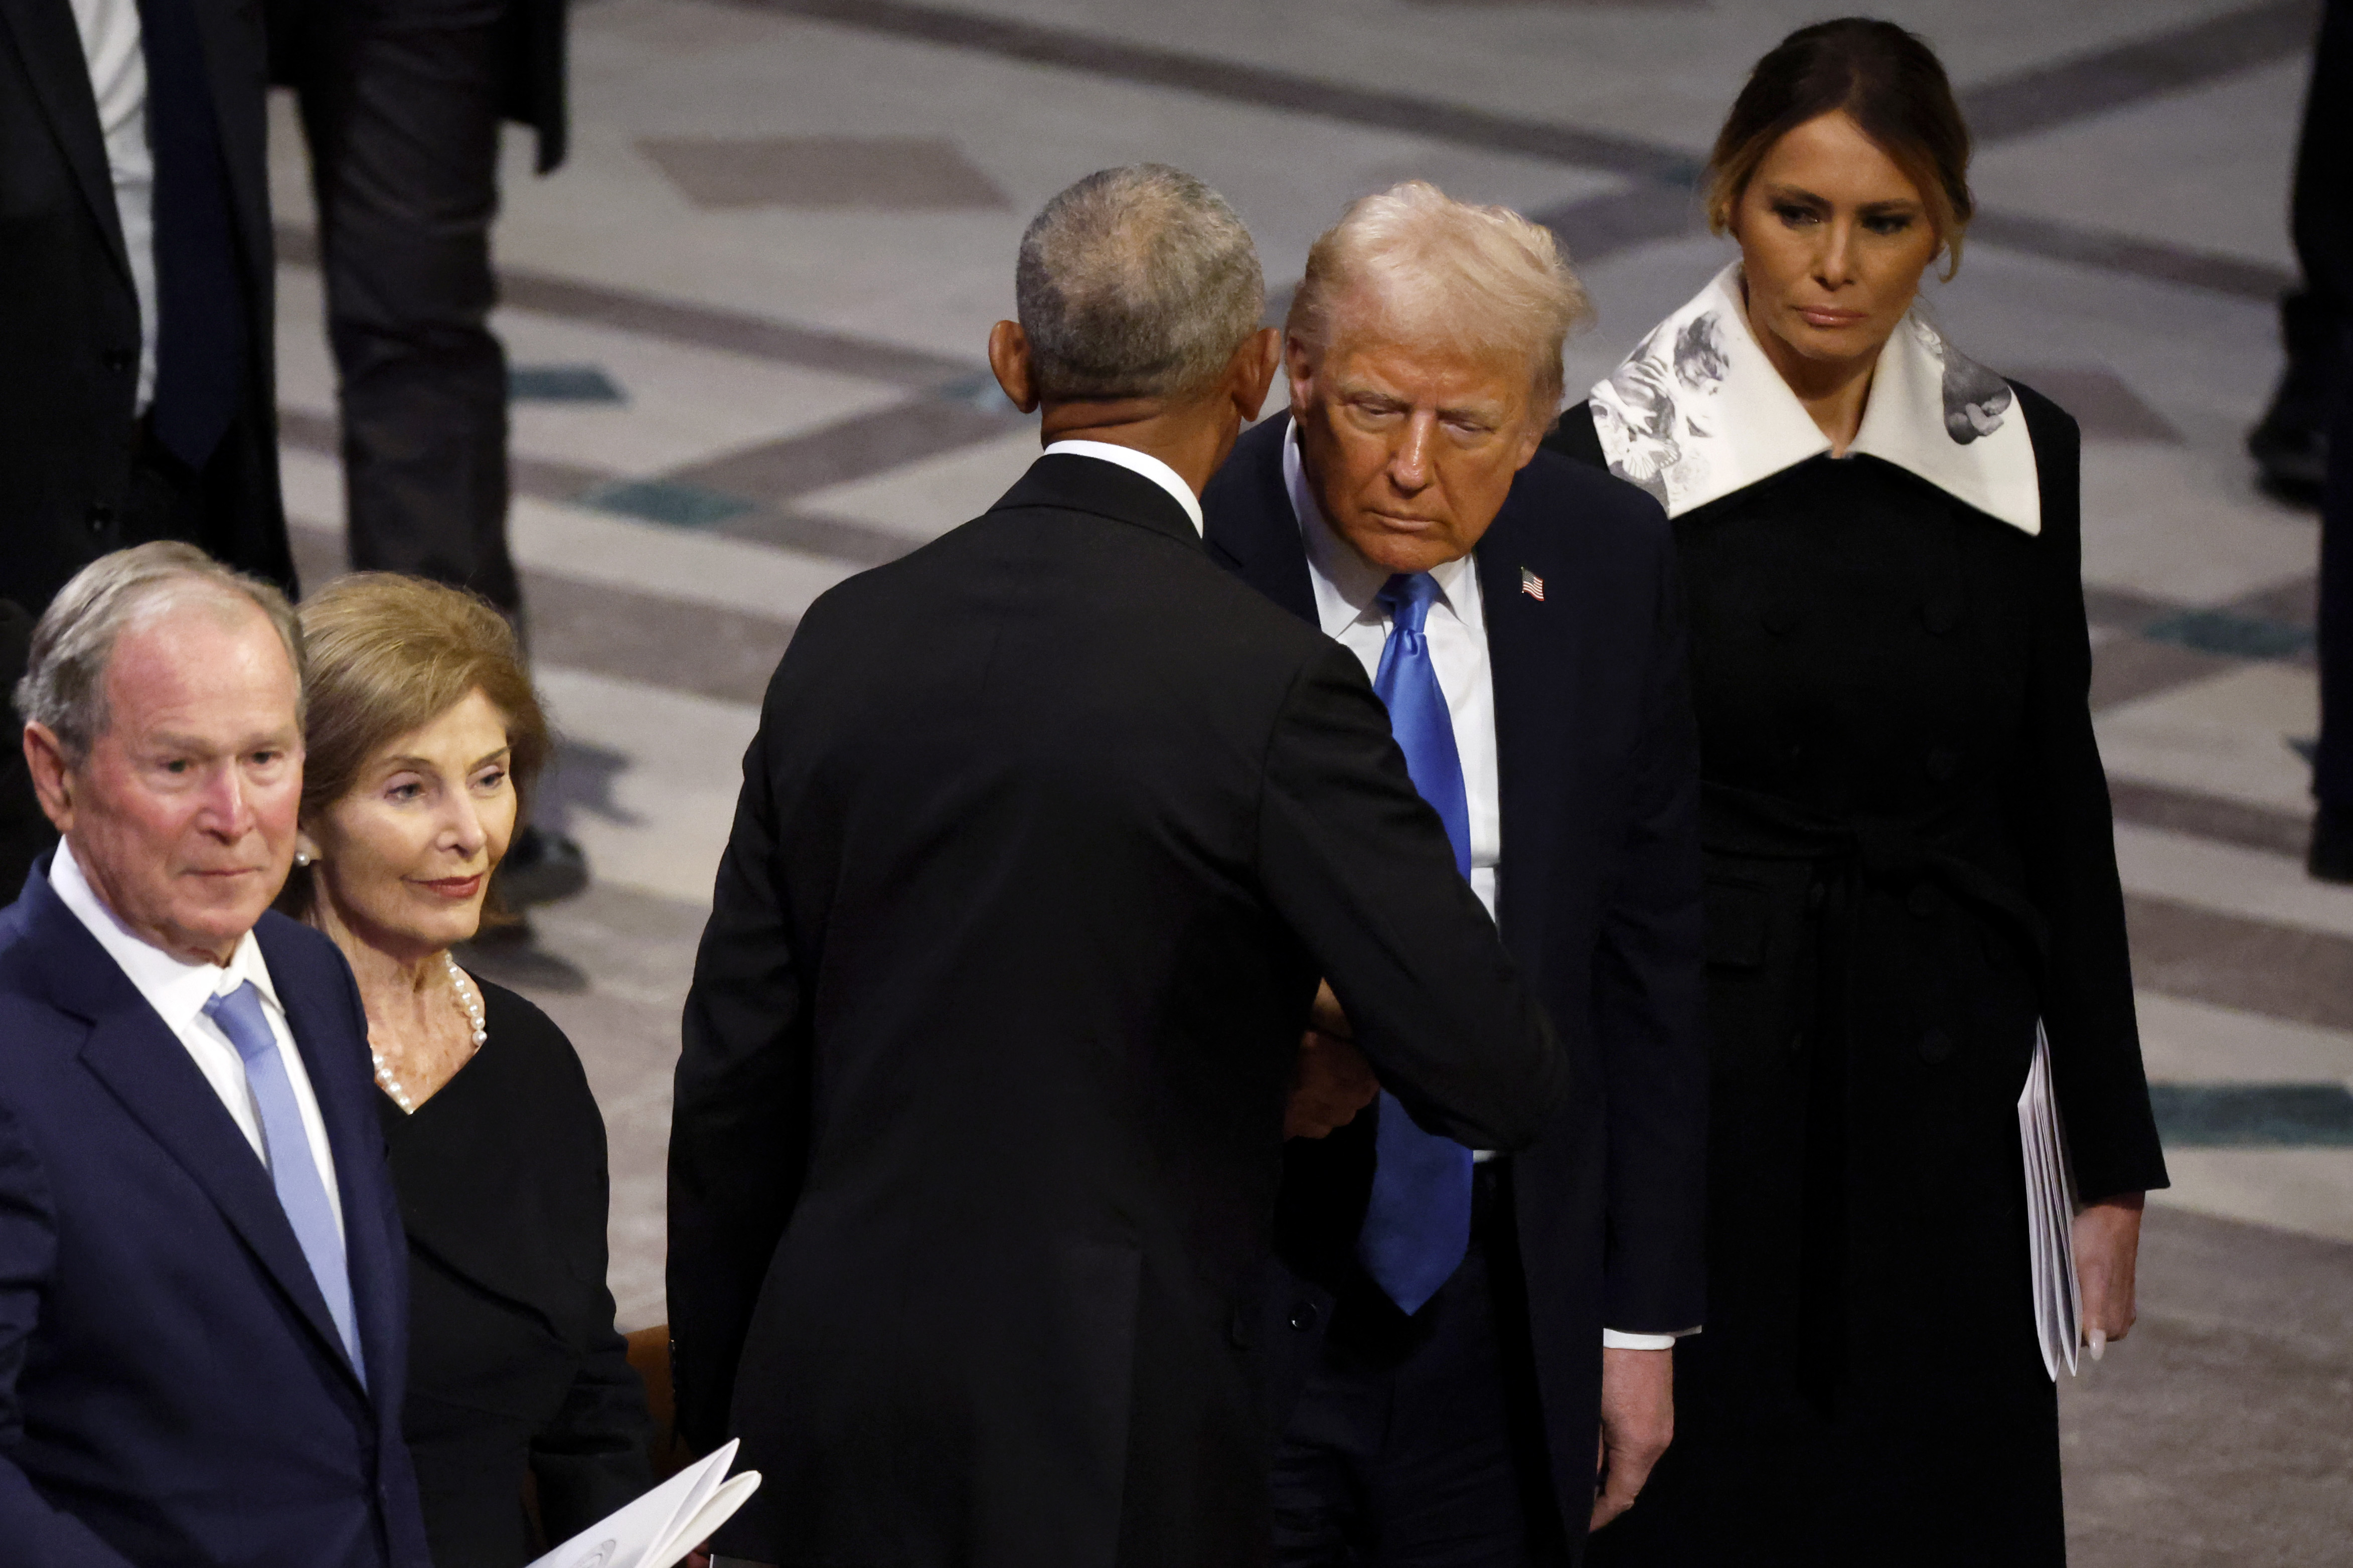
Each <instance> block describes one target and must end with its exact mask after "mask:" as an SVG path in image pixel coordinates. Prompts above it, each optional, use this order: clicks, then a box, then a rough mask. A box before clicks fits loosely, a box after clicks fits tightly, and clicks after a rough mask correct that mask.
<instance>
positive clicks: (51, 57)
mask: <svg viewBox="0 0 2353 1568" xmlns="http://www.w3.org/2000/svg"><path fill="white" fill-rule="evenodd" d="M0 23H5V26H7V28H8V29H9V30H10V31H11V32H13V33H15V35H16V52H17V55H18V58H20V59H21V60H22V62H23V64H24V71H25V77H26V80H27V81H29V82H30V83H31V84H32V88H33V96H34V97H35V98H37V99H38V100H40V105H41V110H42V112H43V113H44V114H46V115H47V117H48V121H49V129H50V130H51V132H54V133H55V134H56V136H57V139H58V148H59V150H60V151H62V152H63V153H65V160H66V163H67V164H68V165H69V167H70V168H71V169H72V170H73V172H74V179H75V181H76V183H78V184H79V185H80V186H81V194H82V198H83V199H84V200H85V201H87V202H88V203H89V204H90V216H92V217H94V218H96V219H97V220H98V228H99V232H100V234H101V235H103V236H105V237H106V252H107V254H108V255H109V256H111V257H112V258H114V266H115V270H116V271H117V272H119V273H120V274H121V278H122V281H123V283H124V284H125V286H128V285H129V284H130V282H131V256H130V252H129V251H128V250H127V249H126V248H125V247H124V246H123V243H122V216H121V211H120V210H119V209H118V208H117V207H116V206H115V205H114V175H113V173H112V171H111V170H110V169H109V168H108V167H107V163H106V141H105V136H104V133H103V132H101V131H100V128H99V123H98V100H97V99H96V98H95V97H93V96H92V95H91V92H90V60H89V58H88V57H86V56H85V55H84V54H83V53H82V47H81V31H80V29H79V28H78V27H77V26H75V25H74V17H73V7H72V6H71V5H68V4H67V3H66V0H0ZM69 918H70V917H69Z"/></svg>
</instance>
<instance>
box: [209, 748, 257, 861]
mask: <svg viewBox="0 0 2353 1568" xmlns="http://www.w3.org/2000/svg"><path fill="white" fill-rule="evenodd" d="M197 825H198V826H201V827H203V828H205V829H206V831H207V832H210V833H213V834H215V835H216V836H217V837H220V838H222V839H224V840H227V842H229V843H232V844H233V843H235V842H236V841H237V840H238V839H240V838H242V837H245V836H246V835H247V834H248V833H249V832H251V831H252V830H253V826H254V814H253V803H252V802H251V801H249V800H248V799H247V798H246V793H245V776H244V773H243V772H242V770H240V769H238V768H237V767H236V766H234V765H227V766H223V767H217V768H215V769H214V770H213V771H212V776H211V777H210V778H209V779H207V780H206V784H205V791H204V795H203V804H202V805H201V806H200V807H199V815H198V817H197Z"/></svg>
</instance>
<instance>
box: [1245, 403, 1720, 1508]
mask: <svg viewBox="0 0 2353 1568" xmlns="http://www.w3.org/2000/svg"><path fill="white" fill-rule="evenodd" d="M1290 425H1291V421H1290V419H1289V417H1288V416H1281V417H1276V418H1271V419H1268V420H1265V421H1263V422H1261V424H1260V425H1258V426H1255V427H1254V428H1252V429H1251V430H1250V431H1248V432H1246V433H1245V434H1244V435H1243V437H1242V438H1241V440H1240V442H1239V443H1238V444H1237V445H1236V446H1235V448H1234V452H1233V455H1232V457H1230V458H1228V459H1227V462H1226V465H1225V467H1224V468H1222V469H1220V470H1219V473H1218V475H1217V477H1216V478H1215V479H1212V480H1211V481H1210V483H1209V487H1208V489H1207V491H1205V492H1204V493H1203V496H1202V498H1201V499H1202V506H1203V510H1204V512H1205V513H1206V515H1207V520H1208V528H1207V531H1208V546H1209V553H1210V555H1211V557H1212V558H1214V559H1216V560H1217V561H1219V562H1220V563H1223V564H1224V565H1225V566H1227V567H1228V568H1229V570H1231V571H1233V572H1234V573H1236V574H1239V575H1240V577H1241V578H1242V579H1243V580H1244V581H1246V582H1248V583H1250V584H1251V585H1252V586H1254V587H1256V588H1257V589H1258V590H1259V591H1260V592H1261V593H1262V594H1264V595H1266V596H1267V597H1268V598H1270V599H1272V600H1273V601H1274V602H1275V603H1276V604H1278V605H1282V607H1283V608H1285V609H1288V610H1290V611H1291V612H1292V613H1293V615H1296V616H1300V617H1301V618H1302V619H1304V620H1307V621H1309V622H1311V623H1313V622H1314V620H1315V618H1316V616H1315V596H1314V586H1313V584H1312V583H1311V582H1310V579H1309V576H1308V567H1307V552H1306V546H1305V543H1304V542H1303V540H1302V539H1301V536H1300V531H1299V523H1298V521H1297V519H1296V518H1295V517H1294V515H1293V512H1292V509H1291V499H1290V496H1289V494H1288V492H1287V491H1286V490H1285V489H1284V487H1283V482H1282V444H1283V441H1284V440H1285V438H1286V437H1287V435H1288V433H1289V429H1290ZM1474 559H1475V562H1476V565H1477V570H1478V574H1479V583H1480V589H1481V593H1482V598H1483V600H1484V605H1485V612H1486V616H1485V618H1486V624H1487V648H1488V655H1489V661H1490V664H1491V666H1492V668H1493V675H1494V686H1495V744H1496V751H1497V761H1498V769H1497V772H1498V775H1499V784H1500V795H1501V799H1500V801H1499V805H1500V807H1501V811H1502V816H1503V862H1502V875H1501V877H1500V878H1499V879H1498V888H1497V893H1498V908H1497V910H1496V915H1497V922H1496V923H1497V925H1498V927H1499V928H1500V930H1501V932H1502V935H1503V939H1504V946H1505V947H1506V948H1508V949H1509V950H1510V951H1511V952H1512V954H1513V956H1514V958H1515V959H1517V960H1518V961H1519V963H1520V965H1521V968H1522V971H1523V973H1525V974H1526V975H1527V976H1528V978H1529V980H1530V982H1531V983H1532V984H1534V985H1535V990H1536V994H1537V995H1538V996H1539V997H1540V998H1542V1000H1543V1002H1544V1004H1545V1006H1546V1010H1547V1011H1548V1012H1550V1014H1551V1015H1552V1019H1553V1026H1554V1027H1555V1028H1556V1030H1558V1032H1559V1035H1560V1038H1561V1042H1562V1044H1563V1045H1564V1046H1565V1047H1567V1050H1568V1052H1569V1054H1570V1058H1571V1059H1572V1061H1574V1062H1575V1063H1576V1065H1577V1070H1578V1077H1577V1081H1578V1082H1579V1083H1583V1084H1588V1085H1591V1086H1596V1087H1597V1088H1598V1090H1599V1092H1588V1093H1585V1094H1580V1095H1577V1096H1576V1097H1575V1098H1574V1099H1573V1100H1570V1101H1569V1102H1567V1104H1566V1105H1565V1106H1564V1107H1563V1108H1562V1109H1561V1110H1559V1111H1558V1112H1556V1114H1555V1116H1554V1117H1553V1119H1552V1121H1550V1122H1549V1123H1548V1124H1547V1125H1546V1129H1545V1131H1544V1132H1543V1133H1542V1134H1541V1135H1540V1136H1539V1138H1538V1140H1537V1142H1536V1143H1535V1147H1534V1148H1532V1149H1530V1150H1528V1151H1527V1152H1525V1153H1521V1154H1517V1155H1514V1156H1513V1157H1512V1159H1511V1184H1512V1191H1513V1196H1514V1213H1515V1215H1516V1223H1517V1229H1518V1237H1519V1242H1520V1253H1521V1258H1522V1260H1523V1265H1524V1268H1525V1278H1526V1283H1527V1313H1528V1321H1529V1324H1530V1327H1531V1330H1532V1331H1533V1337H1534V1340H1535V1359H1536V1373H1537V1383H1538V1387H1539V1390H1540V1393H1541V1397H1542V1404H1543V1409H1544V1417H1545V1426H1546V1436H1547V1439H1548V1447H1549V1452H1550V1456H1551V1460H1552V1469H1553V1477H1554V1484H1555V1488H1556V1492H1557V1494H1558V1497H1559V1500H1560V1504H1561V1508H1562V1512H1563V1517H1564V1523H1565V1525H1566V1526H1567V1535H1568V1538H1569V1540H1570V1541H1571V1542H1578V1543H1581V1542H1583V1540H1584V1537H1585V1526H1586V1520H1587V1516H1588V1513H1589V1511H1590V1509H1591V1500H1592V1496H1593V1466H1594V1445H1595V1434H1596V1431H1597V1429H1598V1425H1599V1398H1600V1376H1601V1349H1600V1346H1601V1331H1602V1329H1603V1328H1604V1327H1605V1326H1607V1327H1609V1328H1613V1329H1620V1330H1624V1331H1630V1332H1661V1333H1663V1332H1670V1331H1676V1330H1682V1329H1688V1328H1691V1327H1693V1326H1694V1325H1695V1324H1698V1323H1700V1322H1701V1321H1702V1320H1703V1318H1704V1312H1705V1300H1704V1296H1705V1281H1704V1274H1703V1268H1702V1257H1701V1247H1702V1232H1703V1223H1704V1202H1705V1175H1704V1162H1705V1153H1706V1131H1707V1130H1706V1115H1707V1111H1706V1084H1707V1070H1706V1056H1705V1045H1704V1039H1703V1037H1702V1034H1701V997H1702V989H1701V987H1702V974H1703V971H1702V958H1701V927H1700V907H1701V875H1700V847H1699V816H1698V808H1699V739H1698V730H1697V727H1696V724H1695V723H1694V719H1693V715H1692V707H1691V695H1690V690H1689V683H1688V676H1687V672H1686V669H1685V664H1684V629H1683V605H1682V598H1681V589H1680V586H1679V584H1678V580H1677V578H1676V575H1675V564H1674V562H1675V558H1674V542H1673V538H1672V534H1671V533H1670V532H1669V531H1668V527H1667V520H1666V516H1665V514H1664V513H1663V512H1662V511H1661V510H1660V509H1659V505H1658V503H1657V502H1656V501H1654V500H1651V498H1650V497H1649V496H1647V495H1645V494H1643V493H1642V492H1641V490H1639V489H1635V488H1634V487H1633V486H1631V485H1630V484H1627V483H1625V482H1624V481H1622V480H1620V479H1613V478H1611V477H1610V476H1609V475H1607V474H1603V473H1599V472H1597V471H1595V470H1594V469H1591V468H1586V467H1584V466H1582V465H1580V464H1577V463H1572V462H1569V461H1568V460H1567V459H1565V458H1559V457H1556V456H1555V455H1554V454H1553V453H1550V452H1546V451H1539V452H1538V453H1537V454H1536V456H1535V459H1534V460H1533V461H1531V462H1530V463H1529V465H1528V466H1527V467H1526V468H1524V469H1522V470H1521V471H1520V473H1519V476H1518V477H1517V479H1515V480H1514V483H1513V486H1512V492H1511V496H1510V498H1509V499H1508V500H1506V501H1505V502H1504V509H1503V510H1502V511H1501V512H1500V513H1499V514H1498V515H1497V516H1496V519H1495V521H1494V523H1493V525H1492V526H1491V527H1490V528H1489V529H1488V531H1487V532H1486V534H1485V536H1484V537H1483V538H1482V540H1481V541H1480V543H1479V546H1478V548H1477V550H1476V551H1475V552H1474ZM1530 577H1533V578H1534V579H1535V582H1533V583H1531V582H1529V581H1528V578H1530ZM1532 590H1534V591H1532ZM1539 594H1540V595H1541V596H1539ZM1376 1118H1377V1108H1376V1109H1375V1110H1367V1111H1366V1112H1365V1113H1364V1114H1362V1115H1359V1116H1358V1117H1357V1118H1356V1121H1354V1122H1352V1123H1351V1124H1350V1125H1349V1126H1347V1127H1345V1128H1343V1129H1342V1130H1340V1131H1337V1132H1335V1133H1334V1134H1332V1135H1331V1136H1330V1137H1329V1138H1325V1139H1323V1140H1320V1141H1314V1140H1296V1141H1294V1142H1292V1143H1291V1144H1290V1145H1289V1147H1288V1150H1287V1151H1286V1154H1285V1169H1284V1177H1283V1194H1282V1215H1281V1220H1280V1223H1279V1226H1278V1239H1279V1245H1280V1247H1281V1249H1282V1278H1280V1279H1278V1282H1277V1286H1278V1288H1277V1289H1276V1291H1275V1293H1274V1295H1273V1297H1272V1299H1271V1314H1270V1323H1269V1326H1268V1329H1267V1331H1266V1334H1267V1341H1268V1343H1269V1346H1270V1362H1271V1364H1270V1368H1269V1373H1270V1375H1269V1382H1270V1384H1271V1387H1272V1388H1273V1390H1274V1393H1275V1397H1276V1400H1277V1410H1276V1414H1277V1416H1278V1418H1280V1417H1281V1416H1282V1415H1284V1414H1285V1413H1286V1412H1287V1408H1288V1401H1289V1399H1290V1398H1291V1397H1293V1396H1295V1393H1296V1390H1297V1388H1298V1387H1299V1385H1300V1383H1301V1382H1302V1380H1303V1377H1304V1375H1305V1373H1306V1369H1307V1367H1308V1365H1309V1364H1310V1363H1311V1362H1312V1358H1313V1356H1314V1351H1315V1345H1316V1342H1317V1341H1318V1339H1319V1338H1320V1336H1321V1334H1322V1332H1323V1331H1324V1328H1325V1326H1327V1325H1328V1324H1329V1322H1330V1320H1331V1314H1332V1309H1333V1307H1334V1305H1335V1301H1336V1300H1338V1299H1339V1298H1343V1297H1345V1298H1348V1299H1349V1300H1351V1301H1352V1302H1359V1303H1363V1304H1364V1305H1363V1306H1362V1307H1360V1308H1357V1309H1356V1310H1370V1311H1376V1312H1377V1311H1379V1310H1384V1309H1385V1310H1388V1312H1391V1313H1394V1312H1395V1311H1396V1309H1395V1308H1394V1307H1392V1306H1390V1305H1389V1304H1388V1301H1387V1300H1386V1299H1385V1298H1378V1296H1377V1288H1374V1287H1373V1286H1372V1285H1371V1282H1370V1281H1369V1280H1368V1279H1365V1277H1364V1276H1363V1273H1362V1270H1361V1269H1359V1268H1358V1267H1357V1266H1356V1261H1355V1248H1356V1232H1357V1230H1358V1229H1359V1228H1360V1227H1361V1226H1362V1224H1363V1220H1364V1213H1365V1204H1366V1197H1367V1195H1368V1194H1369V1193H1370V1191H1371V1183H1372V1149H1373V1131H1374V1123H1375V1121H1376Z"/></svg>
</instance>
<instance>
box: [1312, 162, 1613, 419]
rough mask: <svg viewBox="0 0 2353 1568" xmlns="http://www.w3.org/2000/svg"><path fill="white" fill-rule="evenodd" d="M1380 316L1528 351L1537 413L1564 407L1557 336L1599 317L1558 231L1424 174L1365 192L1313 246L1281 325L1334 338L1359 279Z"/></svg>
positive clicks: (1449, 336)
mask: <svg viewBox="0 0 2353 1568" xmlns="http://www.w3.org/2000/svg"><path fill="white" fill-rule="evenodd" d="M1359 289H1363V290H1366V291H1368V292H1372V293H1375V294H1376V295H1377V298H1376V299H1375V300H1372V301H1371V303H1372V304H1373V305H1374V307H1375V308H1376V309H1377V310H1378V311H1379V318H1378V319H1379V320H1380V321H1381V322H1382V324H1385V325H1388V326H1390V327H1392V328H1396V329H1400V330H1403V331H1413V332H1430V333H1435V334H1437V335H1439V336H1440V337H1441V338H1443V339H1444V340H1445V341H1447V342H1452V343H1456V344H1460V345H1461V346H1464V347H1468V348H1472V349H1475V350H1481V351H1500V352H1508V353H1521V354H1525V355H1527V356H1528V359H1529V361H1530V366H1531V374H1533V376H1534V378H1535V381H1534V384H1535V401H1536V405H1537V413H1538V415H1539V416H1541V417H1543V418H1545V419H1550V418H1552V417H1553V416H1556V414H1558V412H1559V410H1560V398H1561V379H1562V377H1561V364H1560V351H1561V345H1562V344H1563V343H1565V342H1567V339H1568V334H1569V333H1570V332H1571V331H1575V330H1576V329H1577V328H1579V327H1582V326H1584V325H1585V324H1586V323H1587V322H1588V321H1591V320H1592V319H1593V306H1592V303H1591V301H1590V300H1588V299H1587V298H1586V293H1585V285H1584V284H1582V283H1580V282H1578V281H1577V274H1576V273H1575V272H1573V271H1572V270H1570V268H1569V265H1568V259H1567V257H1565V256H1563V255H1562V254H1561V251H1560V244H1559V242H1558V241H1557V240H1556V239H1555V238H1554V237H1553V234H1552V231H1551V230H1550V229H1548V228H1546V227H1545V226H1543V225H1541V224H1537V223H1534V222H1531V221H1530V220H1529V219H1527V218H1525V217H1523V216H1520V215H1519V214H1518V213H1515V212H1514V211H1512V209H1511V208H1509V207H1503V206H1472V205H1471V204H1470V203H1468V202H1460V201H1456V200H1455V199H1454V198H1453V197H1452V196H1450V195H1447V194H1446V193H1445V192H1444V191H1441V190H1440V189H1439V188H1438V187H1437V186H1436V185H1433V184H1430V183H1429V182H1428V181H1426V180H1409V181H1407V182H1406V183H1405V184H1401V185H1393V186H1391V187H1390V188H1389V189H1388V190H1386V191H1383V192H1381V193H1380V194H1379V195H1370V196H1366V197H1364V198H1363V199H1361V200H1359V201H1357V202H1356V203H1354V204H1353V205H1350V206H1349V208H1348V210H1347V211H1346V212H1345V213H1344V214H1342V215H1341V217H1340V221H1339V222H1338V223H1335V224H1334V225H1333V226H1331V227H1330V228H1328V229H1325V230H1324V234H1323V236H1322V237H1320V238H1318V239H1317V240H1316V242H1315V245H1314V248H1313V249H1311V250H1309V251H1308V253H1307V275H1306V277H1305V278H1304V279H1302V281H1301V282H1300V285H1299V292H1298V293H1296V294H1294V295H1293V296H1292V300H1291V315H1290V318H1289V320H1288V321H1286V322H1285V323H1284V331H1286V332H1287V333H1288V334H1290V335H1291V336H1293V337H1296V338H1298V339H1299V340H1300V341H1301V342H1303V343H1306V344H1307V345H1308V346H1309V347H1311V348H1314V349H1316V350H1319V351H1321V350H1324V349H1328V348H1329V347H1331V340H1332V333H1333V331H1334V330H1335V316H1337V315H1338V314H1339V312H1340V310H1341V308H1342V305H1343V303H1344V302H1345V301H1346V300H1349V299H1350V298H1351V297H1353V296H1354V295H1355V294H1356V291H1357V290H1359Z"/></svg>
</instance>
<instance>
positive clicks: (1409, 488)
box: [1388, 414, 1438, 495]
mask: <svg viewBox="0 0 2353 1568" xmlns="http://www.w3.org/2000/svg"><path fill="white" fill-rule="evenodd" d="M1437 437H1438V416H1436V415H1435V414H1415V415H1413V416H1410V417H1409V418H1408V419H1407V420H1406V422H1405V430H1404V432H1403V434H1402V435H1401V437H1399V439H1398V444H1397V446H1396V447H1393V448H1391V450H1390V452H1389V468H1388V475H1389V483H1391V484H1393V485H1395V486H1396V487H1397V488H1398V490H1399V491H1401V492H1402V493H1404V494H1406V495H1415V494H1418V493H1419V492H1420V491H1422V490H1424V489H1428V488H1429V485H1430V447H1431V444H1432V443H1433V442H1434V441H1435V440H1436V439H1437Z"/></svg>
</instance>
